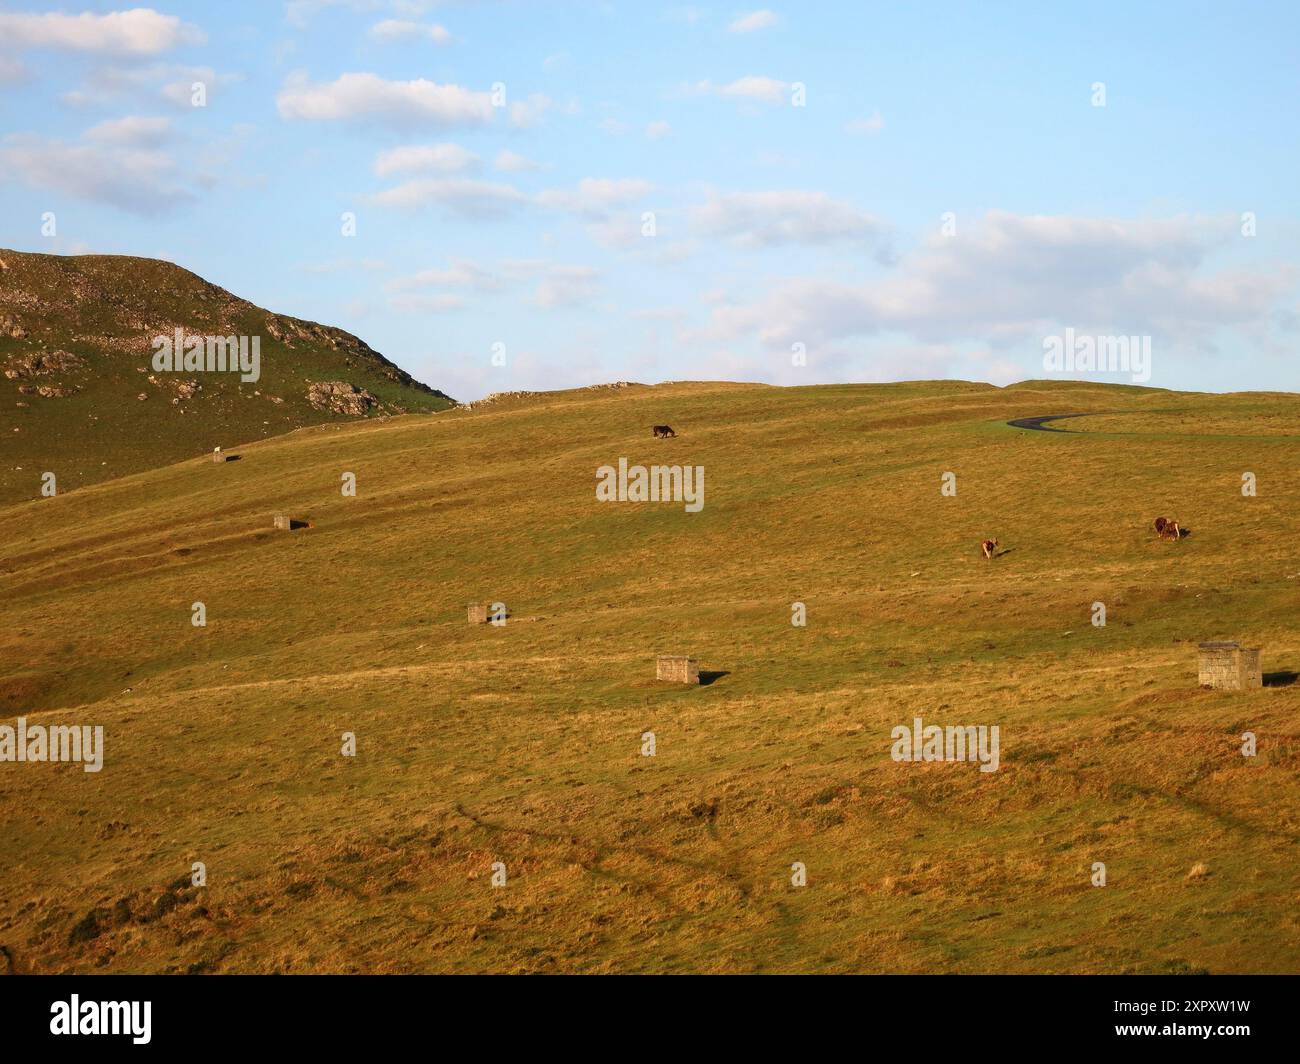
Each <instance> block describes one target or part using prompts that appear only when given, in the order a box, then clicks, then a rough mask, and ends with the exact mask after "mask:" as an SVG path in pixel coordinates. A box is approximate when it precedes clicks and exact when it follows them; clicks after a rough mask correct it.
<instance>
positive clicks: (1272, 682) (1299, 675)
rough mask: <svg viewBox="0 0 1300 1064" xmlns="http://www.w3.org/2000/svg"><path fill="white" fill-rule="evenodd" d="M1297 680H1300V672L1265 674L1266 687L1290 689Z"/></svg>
mask: <svg viewBox="0 0 1300 1064" xmlns="http://www.w3.org/2000/svg"><path fill="white" fill-rule="evenodd" d="M1297 679H1300V672H1291V671H1290V670H1286V671H1284V672H1266V673H1264V686H1265V687H1290V686H1291V685H1292V684H1293V683H1295V682H1296V680H1297Z"/></svg>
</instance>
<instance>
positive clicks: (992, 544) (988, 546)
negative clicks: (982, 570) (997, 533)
mask: <svg viewBox="0 0 1300 1064" xmlns="http://www.w3.org/2000/svg"><path fill="white" fill-rule="evenodd" d="M997 549H998V541H997V540H996V539H986V540H985V541H984V542H983V543H981V544H980V550H982V551H983V552H984V557H986V558H992V557H993V553H994V551H996V550H997Z"/></svg>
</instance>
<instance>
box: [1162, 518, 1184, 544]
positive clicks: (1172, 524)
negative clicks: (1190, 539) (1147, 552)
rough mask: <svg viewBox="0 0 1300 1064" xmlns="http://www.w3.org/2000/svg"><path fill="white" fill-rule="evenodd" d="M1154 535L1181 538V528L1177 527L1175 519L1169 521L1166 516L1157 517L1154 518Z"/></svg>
mask: <svg viewBox="0 0 1300 1064" xmlns="http://www.w3.org/2000/svg"><path fill="white" fill-rule="evenodd" d="M1155 530H1156V535H1157V536H1159V537H1160V538H1161V539H1181V538H1182V535H1183V533H1182V530H1181V529H1180V528H1179V527H1178V522H1177V521H1171V520H1169V518H1167V517H1157V518H1156V520H1155Z"/></svg>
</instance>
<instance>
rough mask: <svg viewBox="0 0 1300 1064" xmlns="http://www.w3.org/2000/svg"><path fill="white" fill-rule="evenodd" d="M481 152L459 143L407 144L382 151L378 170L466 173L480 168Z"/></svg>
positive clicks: (389, 172)
mask: <svg viewBox="0 0 1300 1064" xmlns="http://www.w3.org/2000/svg"><path fill="white" fill-rule="evenodd" d="M480 163H481V160H480V159H479V157H478V156H477V155H475V154H474V153H473V152H472V151H470V150H469V149H467V148H462V147H461V146H460V145H459V144H407V145H403V146H402V147H399V148H390V149H389V150H388V151H383V152H380V153H379V155H378V156H377V157H376V158H375V165H374V170H375V173H376V174H377V175H378V176H380V177H388V176H390V175H392V174H463V173H469V172H472V171H475V170H477V169H479V166H480Z"/></svg>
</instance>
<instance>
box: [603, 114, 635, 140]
mask: <svg viewBox="0 0 1300 1064" xmlns="http://www.w3.org/2000/svg"><path fill="white" fill-rule="evenodd" d="M600 128H601V130H602V131H603V132H605V133H608V134H609V135H610V136H611V137H621V136H623V135H624V134H625V133H627V132H628V130H629V129H630V128H631V127H630V126H628V124H627V123H626V122H620V121H619V120H618V119H617V118H606V119H604V120H603V121H602V122H601V123H600Z"/></svg>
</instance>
